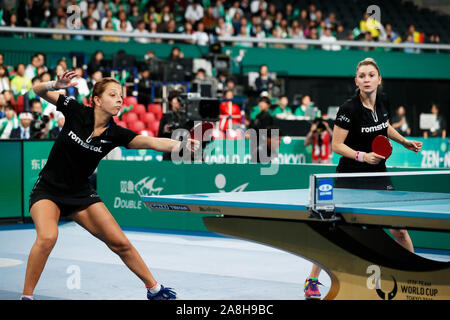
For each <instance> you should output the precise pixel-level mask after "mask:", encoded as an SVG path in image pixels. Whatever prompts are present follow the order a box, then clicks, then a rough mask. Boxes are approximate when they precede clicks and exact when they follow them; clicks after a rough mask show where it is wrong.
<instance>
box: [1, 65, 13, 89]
mask: <svg viewBox="0 0 450 320" xmlns="http://www.w3.org/2000/svg"><path fill="white" fill-rule="evenodd" d="M10 89H11V87H10V82H9V77H8V69H6V67H5V66H4V65H0V92H3V90H10Z"/></svg>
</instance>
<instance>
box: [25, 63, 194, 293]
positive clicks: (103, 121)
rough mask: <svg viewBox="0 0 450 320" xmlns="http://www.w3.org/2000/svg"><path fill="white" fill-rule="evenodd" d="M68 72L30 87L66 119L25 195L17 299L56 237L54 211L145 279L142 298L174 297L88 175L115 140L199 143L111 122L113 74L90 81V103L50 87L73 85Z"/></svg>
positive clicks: (116, 99) (116, 102)
mask: <svg viewBox="0 0 450 320" xmlns="http://www.w3.org/2000/svg"><path fill="white" fill-rule="evenodd" d="M74 77H75V73H74V72H72V71H66V72H65V73H64V74H62V75H61V76H60V77H58V80H56V81H51V82H47V83H41V84H38V85H36V86H34V87H33V90H34V92H35V93H36V94H37V95H38V96H40V97H42V98H43V99H45V100H47V101H48V102H49V103H51V104H54V105H56V106H57V109H58V111H61V112H62V113H63V114H64V116H65V118H66V123H65V125H64V127H63V129H62V131H61V133H60V134H59V136H58V138H57V140H56V141H55V144H54V145H53V148H52V150H51V151H50V155H49V158H48V161H47V163H46V165H45V167H44V168H43V169H42V171H41V172H40V174H39V179H38V181H37V182H36V184H35V186H34V187H33V190H32V192H31V195H30V213H31V217H32V219H33V222H34V224H35V226H36V232H37V237H36V241H35V243H34V245H33V247H32V248H31V251H30V255H29V257H28V264H27V270H26V275H25V284H24V289H23V295H22V299H24V300H25V299H33V291H34V289H35V287H36V285H37V282H38V280H39V278H40V276H41V273H42V271H43V269H44V266H45V263H46V261H47V258H48V256H49V254H50V252H51V251H52V249H53V247H54V245H55V243H56V239H57V236H58V220H59V217H60V215H63V216H68V215H71V217H72V219H73V220H74V221H75V222H77V223H78V224H80V225H81V226H82V227H84V228H85V229H86V230H88V231H89V232H90V233H91V234H93V235H94V236H95V237H97V238H99V239H100V240H102V241H103V242H105V244H106V245H107V246H108V247H109V248H110V249H111V250H112V251H113V252H115V253H116V254H117V255H119V257H120V258H121V259H122V261H123V262H124V263H125V264H126V266H127V267H128V268H129V269H130V270H131V271H132V272H134V273H135V274H136V275H137V276H138V277H139V278H140V279H141V280H142V282H143V283H144V284H145V286H146V288H147V298H148V299H150V300H168V299H175V298H176V293H175V292H174V291H173V290H172V289H171V288H165V287H164V286H163V285H161V284H159V283H158V282H157V281H156V280H155V278H154V277H153V275H152V274H151V272H150V270H149V269H148V267H147V266H146V264H145V263H144V261H143V259H142V258H141V256H140V255H139V253H138V252H137V250H136V249H135V248H134V247H133V245H132V244H131V243H130V241H129V240H128V239H127V238H126V236H125V234H124V233H123V232H122V230H121V228H120V227H119V225H118V224H117V222H116V221H115V220H114V218H113V217H112V215H111V213H110V212H109V211H108V209H107V208H106V207H105V205H104V203H103V202H102V200H101V199H100V197H99V196H98V194H97V193H96V192H95V191H94V190H93V189H92V188H91V187H90V185H89V183H88V177H89V176H90V175H91V174H92V173H93V171H94V170H95V168H96V167H97V165H98V163H99V161H100V160H101V159H102V158H103V157H104V156H105V155H106V154H108V152H109V151H111V150H112V149H113V148H115V147H117V146H125V147H127V148H134V149H147V148H148V149H154V150H158V151H162V152H170V151H175V152H176V151H178V150H179V149H180V148H184V147H186V148H188V149H189V150H191V151H194V150H196V149H198V146H199V143H198V142H197V141H193V140H190V139H189V140H187V143H186V144H183V145H182V144H181V142H180V141H175V140H172V139H168V138H153V137H147V136H142V135H138V134H136V133H135V132H133V131H131V130H128V129H126V128H123V127H120V126H118V125H116V123H115V122H114V119H113V116H115V115H117V113H118V112H119V110H120V108H121V106H122V103H123V100H122V86H121V85H120V83H119V82H118V81H116V80H115V79H113V78H104V79H103V80H101V81H99V82H97V83H96V84H95V86H94V88H93V92H92V97H91V99H92V106H93V107H87V106H84V105H83V104H80V103H78V102H76V101H75V100H73V99H71V98H68V97H66V96H63V95H60V94H59V93H57V92H53V91H54V90H58V89H64V88H68V87H72V86H75V85H76V84H77V83H76V82H71V80H72V79H73V78H74Z"/></svg>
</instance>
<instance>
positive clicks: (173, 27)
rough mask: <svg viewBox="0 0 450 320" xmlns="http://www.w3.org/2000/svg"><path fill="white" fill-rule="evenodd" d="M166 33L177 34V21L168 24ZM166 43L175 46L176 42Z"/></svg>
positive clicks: (168, 41)
mask: <svg viewBox="0 0 450 320" xmlns="http://www.w3.org/2000/svg"><path fill="white" fill-rule="evenodd" d="M165 32H166V33H177V30H176V23H175V20H170V21H169V22H168V23H167V30H165ZM165 42H166V43H168V44H174V43H175V41H174V40H165Z"/></svg>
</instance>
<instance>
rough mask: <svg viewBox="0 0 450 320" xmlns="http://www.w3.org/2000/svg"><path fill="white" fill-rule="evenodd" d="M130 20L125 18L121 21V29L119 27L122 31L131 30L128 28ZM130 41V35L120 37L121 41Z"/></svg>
mask: <svg viewBox="0 0 450 320" xmlns="http://www.w3.org/2000/svg"><path fill="white" fill-rule="evenodd" d="M128 22H129V21H123V20H122V21H120V29H119V31H120V32H130V31H129V30H128V29H127V26H128ZM129 41H130V37H119V42H129Z"/></svg>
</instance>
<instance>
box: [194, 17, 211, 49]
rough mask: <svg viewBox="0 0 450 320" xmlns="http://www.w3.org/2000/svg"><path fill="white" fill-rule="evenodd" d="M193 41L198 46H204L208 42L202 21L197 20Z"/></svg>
mask: <svg viewBox="0 0 450 320" xmlns="http://www.w3.org/2000/svg"><path fill="white" fill-rule="evenodd" d="M194 42H195V43H196V44H198V45H200V46H206V45H208V43H209V37H208V34H207V33H206V32H205V25H204V24H203V21H199V22H197V30H196V31H195V32H194Z"/></svg>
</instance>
